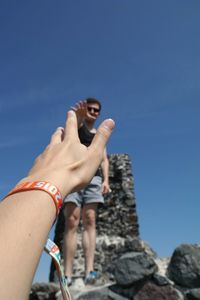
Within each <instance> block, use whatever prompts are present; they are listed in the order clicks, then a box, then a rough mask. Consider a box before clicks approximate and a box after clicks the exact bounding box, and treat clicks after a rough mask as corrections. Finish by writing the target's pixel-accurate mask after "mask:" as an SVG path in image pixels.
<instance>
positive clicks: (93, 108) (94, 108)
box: [87, 106, 100, 113]
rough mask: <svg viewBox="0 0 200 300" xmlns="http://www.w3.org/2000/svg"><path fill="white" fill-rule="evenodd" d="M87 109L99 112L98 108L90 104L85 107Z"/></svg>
mask: <svg viewBox="0 0 200 300" xmlns="http://www.w3.org/2000/svg"><path fill="white" fill-rule="evenodd" d="M87 110H88V111H89V112H92V111H94V112H95V113H99V112H100V109H99V108H96V107H92V106H88V107H87Z"/></svg>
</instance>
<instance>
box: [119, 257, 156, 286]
mask: <svg viewBox="0 0 200 300" xmlns="http://www.w3.org/2000/svg"><path fill="white" fill-rule="evenodd" d="M157 270H158V267H157V265H156V264H155V262H154V260H153V259H152V258H151V257H150V256H149V255H147V254H146V253H142V252H141V253H137V252H130V253H126V254H124V255H123V256H121V257H120V258H119V259H118V260H117V262H116V263H115V268H114V277H115V280H116V282H117V283H118V284H119V285H121V286H130V285H134V284H135V283H136V282H138V281H141V280H142V281H143V280H146V279H147V278H149V277H150V276H151V275H153V274H154V273H155V272H156V271H157Z"/></svg>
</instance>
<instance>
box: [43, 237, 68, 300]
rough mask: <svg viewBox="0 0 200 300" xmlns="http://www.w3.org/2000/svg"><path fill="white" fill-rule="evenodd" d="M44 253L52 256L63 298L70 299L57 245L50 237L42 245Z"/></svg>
mask: <svg viewBox="0 0 200 300" xmlns="http://www.w3.org/2000/svg"><path fill="white" fill-rule="evenodd" d="M44 250H45V251H46V253H48V254H49V255H50V256H51V257H52V258H53V262H54V264H55V267H56V271H57V275H58V278H59V283H60V289H61V292H62V296H63V299H64V300H72V297H71V295H70V292H69V289H68V288H67V284H66V280H65V276H64V274H63V271H62V269H61V255H60V250H59V248H58V246H57V245H56V244H55V243H54V242H53V241H52V240H50V239H48V240H47V242H46V245H45V247H44Z"/></svg>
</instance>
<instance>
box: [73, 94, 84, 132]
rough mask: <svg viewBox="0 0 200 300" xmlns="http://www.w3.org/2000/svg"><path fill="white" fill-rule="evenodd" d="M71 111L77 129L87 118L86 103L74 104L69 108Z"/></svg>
mask: <svg viewBox="0 0 200 300" xmlns="http://www.w3.org/2000/svg"><path fill="white" fill-rule="evenodd" d="M71 109H72V110H73V111H74V112H75V113H76V117H77V121H78V127H79V126H80V125H81V124H82V123H83V122H84V120H85V118H86V116H87V113H88V111H87V102H86V101H85V100H84V101H79V102H77V103H76V104H75V106H73V107H71Z"/></svg>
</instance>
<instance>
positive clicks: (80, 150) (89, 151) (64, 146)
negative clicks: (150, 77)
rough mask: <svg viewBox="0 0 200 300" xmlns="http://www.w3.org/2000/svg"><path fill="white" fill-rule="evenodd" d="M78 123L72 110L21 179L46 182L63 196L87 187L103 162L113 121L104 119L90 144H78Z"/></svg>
mask: <svg viewBox="0 0 200 300" xmlns="http://www.w3.org/2000/svg"><path fill="white" fill-rule="evenodd" d="M77 126H78V125H77V117H76V113H75V112H74V111H72V110H71V111H69V112H68V114H67V120H66V124H65V128H62V127H59V128H57V130H56V131H55V132H54V134H53V135H52V137H51V141H50V144H49V145H48V146H47V147H46V149H45V150H44V152H43V153H42V154H40V155H39V156H38V157H37V158H36V160H35V163H34V165H33V167H32V168H31V170H30V172H29V174H28V177H26V178H24V179H23V180H22V181H27V180H42V181H49V182H51V183H52V184H55V185H56V186H57V187H58V188H59V189H60V191H61V194H62V196H63V197H65V196H66V195H67V194H68V193H70V192H72V191H76V190H78V189H80V188H82V187H84V186H86V185H87V184H88V183H89V182H90V180H91V179H92V177H93V176H94V174H95V172H96V170H97V168H98V167H99V165H100V163H101V161H102V157H103V152H104V148H105V146H106V143H107V141H108V139H109V137H110V135H111V133H112V129H113V128H114V126H115V124H114V121H113V120H111V119H107V120H105V121H103V122H102V123H101V125H100V126H99V128H98V129H97V132H96V135H95V137H94V139H93V141H92V143H91V145H90V146H89V147H86V146H84V145H83V144H81V143H80V140H79V137H78V128H77ZM22 181H21V182H22Z"/></svg>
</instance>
